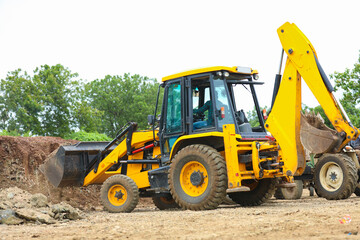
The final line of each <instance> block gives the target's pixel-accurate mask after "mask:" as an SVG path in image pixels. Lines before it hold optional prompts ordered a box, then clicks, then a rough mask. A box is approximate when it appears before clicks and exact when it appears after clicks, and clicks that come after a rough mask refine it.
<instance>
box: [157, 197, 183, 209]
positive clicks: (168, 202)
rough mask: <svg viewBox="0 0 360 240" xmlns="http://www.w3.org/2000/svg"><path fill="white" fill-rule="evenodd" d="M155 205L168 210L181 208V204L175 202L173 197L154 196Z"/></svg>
mask: <svg viewBox="0 0 360 240" xmlns="http://www.w3.org/2000/svg"><path fill="white" fill-rule="evenodd" d="M152 200H153V203H154V205H155V206H156V207H157V208H158V209H159V210H167V209H176V208H180V206H179V205H178V204H177V203H176V202H175V200H174V199H173V198H172V197H171V196H168V197H152Z"/></svg>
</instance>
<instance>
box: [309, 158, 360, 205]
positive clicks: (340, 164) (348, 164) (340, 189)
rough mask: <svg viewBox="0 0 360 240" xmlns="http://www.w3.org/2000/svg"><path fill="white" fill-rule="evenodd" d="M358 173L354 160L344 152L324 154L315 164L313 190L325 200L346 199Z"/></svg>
mask: <svg viewBox="0 0 360 240" xmlns="http://www.w3.org/2000/svg"><path fill="white" fill-rule="evenodd" d="M357 180H358V175H357V168H356V165H355V162H354V161H353V160H352V159H351V157H349V156H347V155H345V154H324V155H323V156H322V157H321V158H320V159H319V161H318V162H317V164H316V166H315V171H314V182H315V191H316V194H317V195H318V196H319V197H324V198H326V199H327V200H339V199H346V198H348V197H350V196H351V194H353V192H354V191H355V188H356V185H357Z"/></svg>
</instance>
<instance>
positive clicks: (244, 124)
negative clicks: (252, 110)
mask: <svg viewBox="0 0 360 240" xmlns="http://www.w3.org/2000/svg"><path fill="white" fill-rule="evenodd" d="M235 116H236V121H237V123H238V125H239V131H240V132H252V128H251V124H250V123H249V121H248V120H247V118H246V116H245V113H244V110H242V109H241V110H240V111H237V112H236V113H235Z"/></svg>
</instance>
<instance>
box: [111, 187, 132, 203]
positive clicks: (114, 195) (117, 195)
mask: <svg viewBox="0 0 360 240" xmlns="http://www.w3.org/2000/svg"><path fill="white" fill-rule="evenodd" d="M127 196H128V194H127V191H126V189H125V188H124V187H123V186H122V185H113V186H111V188H110V189H109V191H108V199H109V202H110V203H111V204H112V205H114V206H121V205H123V204H124V203H125V202H126V199H127Z"/></svg>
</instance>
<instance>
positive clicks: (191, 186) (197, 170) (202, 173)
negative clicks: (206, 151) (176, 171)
mask: <svg viewBox="0 0 360 240" xmlns="http://www.w3.org/2000/svg"><path fill="white" fill-rule="evenodd" d="M180 184H181V188H182V189H183V190H184V192H185V193H186V194H188V195H189V196H191V197H198V196H200V195H201V194H203V193H204V192H205V190H206V188H207V186H208V173H207V171H206V168H205V167H204V165H202V164H201V163H199V162H197V161H191V162H188V163H186V164H185V165H184V166H183V168H182V169H181V173H180Z"/></svg>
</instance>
